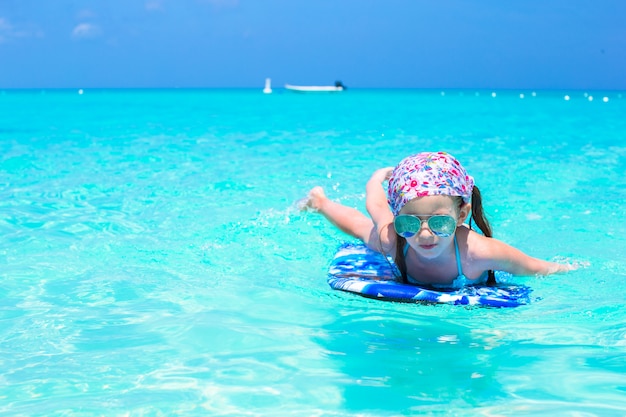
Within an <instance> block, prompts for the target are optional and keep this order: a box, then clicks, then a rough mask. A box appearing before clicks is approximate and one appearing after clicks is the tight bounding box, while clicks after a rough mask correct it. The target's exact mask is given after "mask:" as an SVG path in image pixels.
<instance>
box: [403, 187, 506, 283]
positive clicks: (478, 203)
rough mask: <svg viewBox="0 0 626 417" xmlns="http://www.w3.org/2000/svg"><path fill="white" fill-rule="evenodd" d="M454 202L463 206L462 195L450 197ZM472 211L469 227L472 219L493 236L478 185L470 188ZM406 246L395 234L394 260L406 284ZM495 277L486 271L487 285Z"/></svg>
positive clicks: (491, 272) (486, 233) (487, 234)
mask: <svg viewBox="0 0 626 417" xmlns="http://www.w3.org/2000/svg"><path fill="white" fill-rule="evenodd" d="M451 198H452V199H453V200H454V202H455V203H456V207H457V210H459V211H460V210H461V207H463V204H465V203H464V202H463V198H462V197H451ZM471 203H472V213H471V215H470V218H469V228H470V230H471V229H472V220H473V221H474V223H476V226H477V227H478V229H480V231H481V232H482V233H483V235H484V236H486V237H493V234H492V230H491V225H490V224H489V221H488V220H487V217H486V216H485V212H484V210H483V200H482V196H481V194H480V190H479V189H478V187H476V186H474V188H473V190H472V199H471ZM405 246H406V239H405V238H403V237H402V236H400V235H397V239H396V256H395V262H396V266H397V267H398V270H399V271H400V274H401V278H402V283H404V284H408V278H407V272H406V270H407V268H406V259H405V258H404V247H405ZM495 284H496V277H495V274H494V272H493V271H492V270H489V271H487V285H495Z"/></svg>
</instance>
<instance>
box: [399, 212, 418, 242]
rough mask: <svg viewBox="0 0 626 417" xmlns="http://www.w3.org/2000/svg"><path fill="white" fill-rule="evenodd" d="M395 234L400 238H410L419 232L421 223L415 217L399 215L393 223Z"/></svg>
mask: <svg viewBox="0 0 626 417" xmlns="http://www.w3.org/2000/svg"><path fill="white" fill-rule="evenodd" d="M393 225H394V227H395V229H396V233H397V234H398V235H400V236H402V237H411V236H413V235H414V234H415V233H417V232H418V231H419V230H420V227H421V226H422V222H421V221H420V219H418V218H417V217H413V216H407V215H405V214H401V215H399V216H396V218H395V219H394V221H393Z"/></svg>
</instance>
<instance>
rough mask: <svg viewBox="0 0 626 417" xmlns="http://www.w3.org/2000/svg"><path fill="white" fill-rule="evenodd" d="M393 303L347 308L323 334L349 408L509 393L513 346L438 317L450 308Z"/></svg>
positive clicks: (462, 401) (406, 406)
mask: <svg viewBox="0 0 626 417" xmlns="http://www.w3.org/2000/svg"><path fill="white" fill-rule="evenodd" d="M388 306H389V307H391V308H389V309H387V310H381V309H375V308H372V307H373V306H371V305H370V308H369V309H366V310H360V311H355V310H351V311H344V314H342V315H341V316H340V317H339V318H338V319H337V320H336V321H334V322H332V323H330V324H328V325H327V326H325V333H324V337H320V338H319V339H318V340H317V342H318V343H319V344H320V345H321V346H322V347H323V348H324V349H326V350H327V352H328V357H329V358H330V359H332V360H334V361H335V362H336V363H337V364H338V367H339V371H340V372H342V373H343V374H344V375H345V383H344V386H343V396H344V401H345V407H346V408H347V409H348V410H350V411H383V410H386V411H391V410H395V411H400V410H404V411H407V410H411V409H419V410H422V411H424V410H431V411H434V410H438V409H442V408H443V407H450V406H451V405H456V406H457V407H459V408H460V407H472V408H473V407H476V406H479V405H480V404H481V403H482V402H483V401H484V400H486V399H489V400H490V401H493V400H494V399H497V398H505V397H507V396H508V394H507V393H505V392H504V391H503V390H502V388H501V387H500V384H499V382H498V371H499V367H500V364H501V363H502V361H501V359H497V358H499V357H501V356H508V352H507V347H506V346H503V345H501V343H500V341H499V338H498V336H497V334H496V333H495V332H489V330H488V329H487V328H485V329H483V330H479V329H477V328H476V326H473V325H462V324H457V323H454V322H452V321H449V320H446V319H442V318H439V317H437V316H439V314H437V313H438V312H444V310H447V309H448V306H414V305H413V306H410V307H411V308H412V309H413V311H409V310H408V309H406V308H402V307H408V306H400V308H396V309H395V310H392V308H393V307H398V305H397V304H393V303H390V304H388ZM453 308H454V307H453ZM417 310H426V311H427V314H419V313H417ZM433 312H434V313H435V314H433ZM468 314H471V313H468ZM518 365H520V366H521V364H519V363H518Z"/></svg>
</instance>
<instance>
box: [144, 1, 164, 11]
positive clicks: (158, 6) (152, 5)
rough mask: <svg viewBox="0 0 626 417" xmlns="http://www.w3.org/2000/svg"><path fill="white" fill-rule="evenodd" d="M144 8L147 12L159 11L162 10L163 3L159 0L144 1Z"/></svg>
mask: <svg viewBox="0 0 626 417" xmlns="http://www.w3.org/2000/svg"><path fill="white" fill-rule="evenodd" d="M145 8H146V10H147V11H149V12H160V11H162V10H163V3H162V2H161V1H159V0H148V1H146V3H145Z"/></svg>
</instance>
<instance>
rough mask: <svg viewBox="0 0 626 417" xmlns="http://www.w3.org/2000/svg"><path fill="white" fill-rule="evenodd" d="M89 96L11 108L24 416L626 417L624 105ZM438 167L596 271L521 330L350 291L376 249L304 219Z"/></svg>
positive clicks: (8, 375)
mask: <svg viewBox="0 0 626 417" xmlns="http://www.w3.org/2000/svg"><path fill="white" fill-rule="evenodd" d="M82 93H83V94H79V93H78V91H76V90H63V91H39V90H36V91H35V90H28V91H15V90H5V91H0V415H7V416H8V415H10V416H89V415H99V416H100V415H101V416H121V415H130V416H165V415H167V416H169V415H185V416H189V415H198V416H205V415H215V416H316V415H319V416H397V415H416V414H434V415H533V416H536V415H557V414H558V415H571V416H582V415H584V416H596V415H597V416H607V415H616V416H617V415H619V416H623V415H626V306H625V305H626V258H625V256H624V255H625V253H626V237H625V236H626V222H625V220H624V219H625V215H626V208H625V207H626V205H625V202H626V176H625V173H626V95H624V93H621V92H612V91H606V92H600V91H593V92H584V91H536V92H532V91H497V92H494V93H495V97H494V96H493V95H492V92H491V91H471V90H463V91H461V90H451V91H430V90H427V91H419V90H348V91H346V92H344V93H341V94H327V95H299V94H294V93H288V92H282V91H280V90H277V91H275V93H274V94H270V95H264V94H262V93H261V91H260V90H256V89H255V90H85V91H84V92H82ZM566 95H568V96H569V100H566V99H565V96H566ZM426 150H444V151H448V152H450V153H452V154H453V155H455V156H456V157H457V158H458V159H459V160H460V161H461V162H462V163H463V164H464V165H465V167H466V168H467V170H468V171H469V172H470V174H471V175H473V176H474V177H475V180H476V183H477V185H478V186H479V187H480V188H481V191H482V193H483V200H484V201H483V202H484V206H485V209H486V211H487V215H488V216H489V218H490V220H491V222H492V226H493V229H494V233H495V236H496V237H497V238H499V239H501V240H503V241H505V242H507V243H509V244H511V245H513V246H515V247H518V248H520V249H521V250H523V251H525V252H527V253H529V254H531V255H533V256H536V257H539V258H542V259H549V260H564V261H570V262H576V263H579V264H581V265H585V266H584V267H583V268H581V269H579V270H577V271H575V272H572V273H569V274H565V275H557V276H549V277H517V278H514V282H516V283H520V284H525V285H529V286H530V287H532V288H533V293H532V295H533V302H532V303H531V304H530V305H527V306H523V307H519V308H515V309H494V308H477V307H473V308H471V307H462V306H449V305H436V306H426V305H411V304H398V303H390V302H381V301H376V300H369V299H364V298H360V297H358V296H355V295H351V294H347V293H341V292H337V291H333V290H331V289H330V288H329V287H328V286H327V284H326V273H327V269H328V266H329V263H330V260H331V258H332V256H333V254H334V252H335V250H336V249H337V247H338V246H339V244H340V243H341V242H343V241H345V240H349V239H350V238H349V237H347V236H346V235H344V234H342V233H341V232H340V231H338V230H336V229H335V228H334V227H333V226H332V225H330V224H329V223H328V222H327V221H325V220H324V219H323V217H321V216H320V215H318V214H315V213H310V212H300V211H299V210H298V209H297V207H296V205H295V202H296V201H297V200H298V199H299V198H301V197H303V196H305V195H306V194H307V193H308V191H309V190H310V189H311V188H312V187H313V186H315V185H321V186H323V187H324V188H325V189H326V192H327V194H328V195H329V197H331V198H333V199H335V200H337V201H340V202H342V203H344V204H347V205H350V206H353V207H356V208H359V209H361V210H363V209H364V197H365V193H364V191H365V183H366V181H367V179H368V178H369V176H370V174H371V173H372V172H373V171H374V170H375V169H377V168H379V167H384V166H390V165H395V164H396V163H397V162H398V161H399V160H400V159H402V158H403V157H404V156H407V155H409V154H412V153H416V152H419V151H426Z"/></svg>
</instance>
